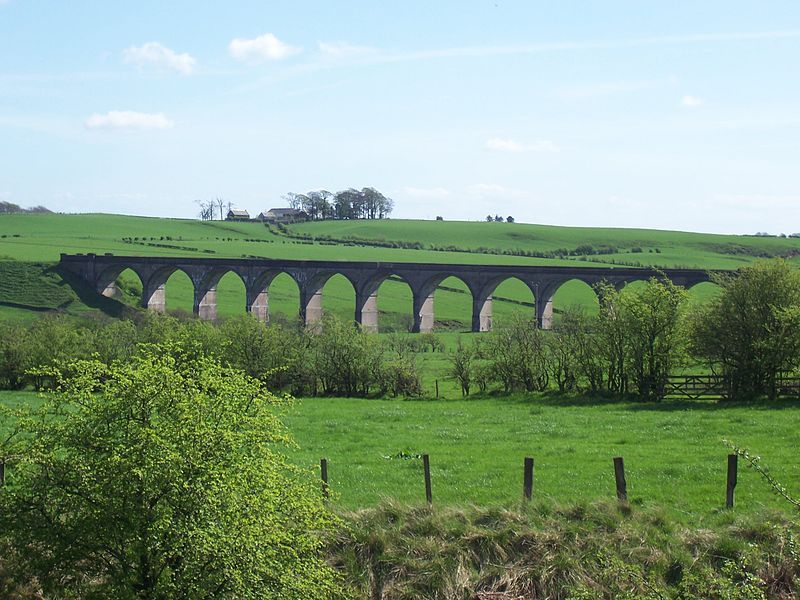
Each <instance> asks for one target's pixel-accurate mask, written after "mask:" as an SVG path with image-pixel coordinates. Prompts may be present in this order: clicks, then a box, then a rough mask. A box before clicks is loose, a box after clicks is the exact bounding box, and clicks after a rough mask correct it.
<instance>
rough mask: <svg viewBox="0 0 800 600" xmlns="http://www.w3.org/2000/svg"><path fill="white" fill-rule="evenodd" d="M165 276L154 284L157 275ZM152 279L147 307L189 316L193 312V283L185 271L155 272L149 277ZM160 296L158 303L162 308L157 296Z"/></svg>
mask: <svg viewBox="0 0 800 600" xmlns="http://www.w3.org/2000/svg"><path fill="white" fill-rule="evenodd" d="M159 275H160V276H161V277H164V275H166V277H165V278H164V282H163V283H162V284H161V285H159V286H156V284H157V283H158V280H157V279H156V278H157V277H158V278H160V277H159ZM152 280H154V281H153V287H154V288H155V289H154V291H153V297H152V299H151V300H150V301H149V302H148V305H147V307H148V308H150V309H153V310H156V311H159V312H165V311H166V312H169V313H173V314H175V315H177V316H189V315H191V314H193V312H194V284H193V283H192V280H191V278H190V277H189V275H187V274H186V272H184V271H182V270H181V269H174V270H172V271H171V272H169V274H167V273H162V274H159V273H156V274H154V275H153V277H152V278H151V281H152ZM159 291H160V293H159ZM159 295H160V296H161V299H160V305H161V306H163V309H159V298H158V296H159Z"/></svg>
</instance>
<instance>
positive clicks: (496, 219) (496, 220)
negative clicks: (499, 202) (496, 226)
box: [494, 215, 503, 223]
mask: <svg viewBox="0 0 800 600" xmlns="http://www.w3.org/2000/svg"><path fill="white" fill-rule="evenodd" d="M494 222H495V223H502V222H503V217H501V216H500V215H495V216H494Z"/></svg>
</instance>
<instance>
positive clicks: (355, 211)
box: [284, 187, 394, 220]
mask: <svg viewBox="0 0 800 600" xmlns="http://www.w3.org/2000/svg"><path fill="white" fill-rule="evenodd" d="M284 200H286V202H288V204H289V206H290V207H291V208H294V209H297V210H302V211H303V212H305V213H306V214H307V215H308V218H309V219H311V220H321V219H339V220H345V219H385V218H387V217H388V216H389V215H390V214H391V213H392V210H393V209H394V200H392V199H391V198H387V197H386V196H384V195H383V194H382V193H381V192H379V191H378V190H376V189H375V188H372V187H365V188H362V189H360V190H357V189H355V188H348V189H346V190H342V191H340V192H335V193H332V192H329V191H327V190H313V191H310V192H307V193H305V194H296V193H293V192H290V193H288V194H286V195H285V196H284Z"/></svg>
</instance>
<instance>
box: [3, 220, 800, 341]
mask: <svg viewBox="0 0 800 600" xmlns="http://www.w3.org/2000/svg"><path fill="white" fill-rule="evenodd" d="M295 229H296V230H297V231H300V232H304V233H310V234H312V235H336V236H340V237H342V236H358V237H363V238H371V239H389V240H405V241H420V242H422V243H423V244H425V245H429V244H439V245H453V246H457V247H465V248H474V247H478V246H486V247H491V248H497V249H509V248H511V249H515V248H521V249H527V250H535V251H543V250H553V249H556V248H562V247H564V248H575V247H577V246H578V245H580V244H582V243H589V244H593V245H595V246H598V245H602V244H611V245H616V246H617V247H620V248H625V249H626V252H624V253H622V254H618V255H611V256H601V257H593V260H620V261H627V260H630V259H635V260H637V261H640V262H642V263H643V264H644V263H648V262H652V263H655V264H658V265H660V266H679V265H688V266H697V267H703V268H734V267H736V266H739V265H741V264H743V263H744V262H746V261H749V260H752V256H749V255H747V254H726V253H725V252H730V251H732V250H731V248H732V247H733V246H736V247H742V248H745V251H746V252H750V253H752V254H757V253H760V252H768V253H773V254H776V253H789V252H793V251H796V250H800V240H785V239H778V238H754V237H739V236H714V235H708V234H691V233H680V232H662V231H645V230H624V229H581V228H565V227H548V226H540V225H525V224H507V223H468V222H460V223H449V222H444V223H443V222H435V221H381V222H365V221H354V222H325V223H309V224H303V225H297V226H295ZM136 238H138V239H136ZM124 239H128V240H131V239H133V241H134V243H127V242H126V241H124ZM164 245H166V246H170V247H163V246H164ZM634 246H641V247H642V249H643V250H644V252H642V253H636V254H631V253H630V252H629V250H630V248H632V247H634ZM655 248H658V249H659V250H660V251H661V253H660V254H657V253H655V252H648V250H650V249H653V250H655ZM61 252H68V253H75V252H95V253H104V252H113V253H115V254H137V255H162V256H163V255H178V256H196V255H200V256H208V257H243V256H258V257H265V258H290V259H325V260H380V261H428V262H441V263H484V264H489V263H495V264H551V265H558V264H562V265H574V264H582V265H592V264H593V263H587V262H579V261H578V259H577V258H575V257H573V258H570V259H559V260H555V259H542V258H527V257H519V256H501V255H481V254H474V253H463V252H436V251H431V250H406V249H395V248H375V247H362V246H352V245H330V244H319V243H315V244H309V243H299V242H297V241H295V240H291V239H287V238H285V237H281V236H278V235H275V234H273V233H272V232H271V231H270V230H268V229H267V228H266V227H264V226H263V225H261V224H259V223H227V222H219V221H215V222H199V221H196V220H181V219H156V218H146V217H130V216H121V215H102V214H87V215H0V261H1V260H3V259H5V260H12V261H28V262H34V263H43V264H52V263H55V262H56V261H57V260H58V257H59V253H61ZM37 268H38V269H39V271H41V270H42V269H41V267H37ZM2 277H3V275H2V273H0V278H2ZM50 277H51V278H52V275H50ZM12 279H14V280H15V281H16V278H12ZM29 283H30V282H29ZM29 283H28V284H25V285H26V286H28V285H29ZM50 283H55V284H56V285H60V284H61V283H63V282H58V281H51V282H50ZM122 283H123V284H124V285H123V287H124V288H125V289H126V290H127V292H128V293H127V294H125V295H124V297H123V298H122V300H123V301H124V302H127V303H129V304H135V303H136V302H137V292H138V289H140V287H141V284H140V283H139V282H138V280H137V278H136V277H135V275H133V274H132V273H130V272H126V273H125V274H123V277H122ZM14 285H15V283H12V284H9V283H8V282H7V281H6V282H5V283H4V284H3V285H0V318H20V317H32V316H33V315H34V314H35V313H28V312H26V311H25V307H29V308H30V309H31V310H34V309H40V308H42V306H41V304H42V300H41V294H40V293H39V292H38V291H36V290H35V289H33V288H29V289H23V288H20V289H9V288H11V287H14ZM443 285H445V286H446V287H447V288H456V289H461V293H456V292H452V291H447V290H440V291H438V292H437V295H436V316H437V320H438V321H439V322H440V324H441V325H443V326H448V325H449V326H452V327H454V328H461V329H463V328H465V327H466V326H468V324H469V321H470V312H471V304H470V300H469V298H468V296H467V295H466V293H464V292H465V291H466V288H465V286H464V285H463V283H461V282H460V281H459V280H457V279H450V280H447V281H445V282H444V284H443ZM384 286H385V287H384V288H382V289H381V293H380V300H379V308H380V310H381V312H382V315H381V326H382V327H383V328H384V329H386V328H395V329H402V328H403V327H404V326H405V325H407V323H408V321H409V319H410V312H411V311H410V308H411V297H410V293H409V290H408V288H407V287H406V286H405V285H404V284H402V283H399V282H393V281H387V282H386V283H385V284H384ZM34 287H35V286H34ZM695 293H696V294H699V295H700V296H702V295H704V294H707V293H708V291H707V290H706V291H705V292H704V291H703V289H702V286H701V287H700V288H697V290H695ZM26 295H27V299H26ZM324 295H325V307H326V309H328V310H330V311H331V312H334V313H336V314H338V315H340V316H342V317H350V316H351V315H352V311H353V305H354V294H353V290H352V288H351V286H350V285H349V283H348V282H347V281H346V280H345V279H344V278H342V277H336V278H333V279H331V280H330V281H329V283H328V284H327V285H326V287H325V294H324ZM496 297H497V298H498V302H496V303H495V316H496V318H499V319H502V318H503V316H504V315H507V314H509V313H510V312H511V311H514V310H518V309H519V304H518V303H519V302H524V303H531V302H532V300H533V298H532V296H531V293H530V291H529V290H528V289H527V288H526V287H525V286H524V285H523V284H521V283H520V282H519V281H517V280H509V281H507V282H505V283H504V284H502V285H501V286H500V288H498V290H497V293H496ZM504 298H507V299H509V300H512V301H513V302H504V301H503V299H504ZM85 300H86V296H85V295H84V297H83V301H82V300H81V299H79V298H74V297H73V298H72V299H71V300H70V301H69V302H66V304H63V303H62V304H59V306H61V307H62V308H65V309H66V310H67V311H68V312H72V313H78V314H84V313H86V312H87V311H88V310H89V309H90V308H91V307H87V306H86V303H85ZM297 302H298V299H297V288H296V286H295V285H294V283H293V282H292V281H291V280H290V279H289V278H288V276H282V277H280V278H279V279H278V280H276V282H275V283H274V284H273V287H272V288H271V309H272V312H273V313H274V314H279V315H283V316H284V317H285V318H293V317H294V316H295V315H296V314H297ZM572 303H577V304H583V305H587V306H590V307H592V306H594V305H595V300H594V296H593V293H592V292H591V290H590V289H589V288H588V287H587V286H585V285H584V284H582V283H580V282H570V283H568V284H566V285H565V286H564V287H563V288H562V289H561V290H559V293H558V294H557V296H556V299H555V304H556V307H557V308H558V307H563V306H566V305H567V304H572ZM3 304H4V306H3ZM191 305H192V290H191V284H190V282H189V280H188V277H186V276H185V275H184V274H182V273H176V274H174V275H173V277H172V278H171V279H170V281H169V282H168V284H167V306H168V308H169V309H183V310H186V311H190V310H191ZM218 305H219V313H220V314H221V315H222V316H227V315H234V314H240V313H241V312H243V307H244V286H243V285H242V283H241V282H240V281H239V280H238V279H237V278H236V276H234V275H232V274H229V275H227V276H225V277H224V278H223V280H222V281H221V283H220V287H219V293H218Z"/></svg>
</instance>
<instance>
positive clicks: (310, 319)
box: [295, 269, 358, 326]
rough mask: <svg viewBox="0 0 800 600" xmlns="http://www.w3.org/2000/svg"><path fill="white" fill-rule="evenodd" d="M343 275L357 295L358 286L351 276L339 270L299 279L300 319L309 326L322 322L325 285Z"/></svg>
mask: <svg viewBox="0 0 800 600" xmlns="http://www.w3.org/2000/svg"><path fill="white" fill-rule="evenodd" d="M336 275H341V276H342V277H343V278H344V279H345V280H347V281H348V282H349V283H350V285H351V286H352V289H353V293H354V294H357V291H358V285H357V282H355V281H353V278H352V276H351V275H349V274H348V273H347V272H344V271H340V270H338V269H330V270H328V269H325V270H318V271H316V272H313V273H311V274H310V275H309V276H306V277H297V276H295V279H296V280H298V282H299V287H300V317H301V319H302V320H303V322H304V323H305V324H306V325H307V326H308V325H313V324H315V323H319V322H320V321H321V320H322V315H323V307H322V293H323V288H324V287H325V284H326V283H327V282H328V280H330V279H331V278H332V277H334V276H336ZM357 304H358V303H357V301H356V305H357Z"/></svg>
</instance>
